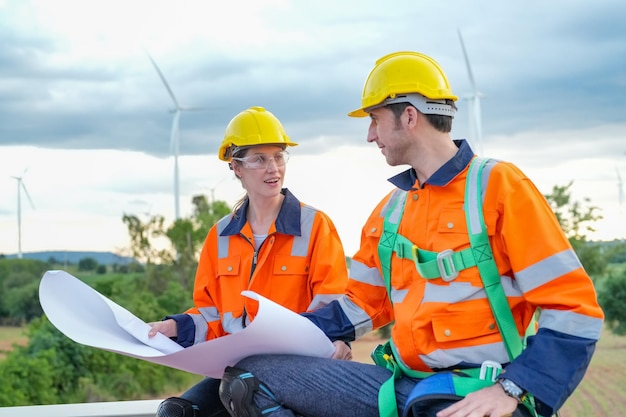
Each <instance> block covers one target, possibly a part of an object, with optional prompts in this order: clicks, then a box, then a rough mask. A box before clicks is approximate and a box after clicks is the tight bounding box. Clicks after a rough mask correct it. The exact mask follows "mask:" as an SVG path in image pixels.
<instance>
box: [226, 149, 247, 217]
mask: <svg viewBox="0 0 626 417" xmlns="http://www.w3.org/2000/svg"><path fill="white" fill-rule="evenodd" d="M248 149H250V148H249V147H245V148H239V149H237V150H236V151H235V152H234V153H233V157H234V158H243V157H244V156H246V154H247V153H248ZM230 163H231V164H239V163H240V162H239V161H237V160H236V159H233V160H232V161H231V162H230ZM235 177H237V174H235ZM237 179H238V180H239V181H241V178H239V177H237ZM244 190H245V189H244ZM247 199H248V192H247V191H246V192H245V194H244V195H243V197H241V198H240V199H239V200H237V202H236V203H235V205H234V206H233V213H234V214H235V218H239V213H238V211H239V209H240V208H241V207H243V204H244V203H245V202H246V200H247Z"/></svg>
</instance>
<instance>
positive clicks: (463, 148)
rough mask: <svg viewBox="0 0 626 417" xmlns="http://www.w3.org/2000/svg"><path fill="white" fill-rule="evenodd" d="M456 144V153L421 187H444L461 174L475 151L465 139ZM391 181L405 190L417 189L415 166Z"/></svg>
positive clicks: (457, 141) (390, 179) (390, 180)
mask: <svg viewBox="0 0 626 417" xmlns="http://www.w3.org/2000/svg"><path fill="white" fill-rule="evenodd" d="M454 144H455V145H456V146H457V147H458V148H459V150H458V151H457V153H456V155H454V156H453V157H452V159H450V160H449V161H448V162H446V163H445V164H443V165H442V166H441V167H440V168H439V169H438V170H437V171H435V173H434V174H433V175H431V176H430V178H428V179H427V180H426V181H425V182H424V184H421V187H422V188H424V186H425V185H426V184H430V185H436V186H439V187H443V186H444V185H446V184H447V183H449V182H450V181H451V180H452V179H453V178H454V177H456V176H457V175H459V173H460V172H462V171H463V170H464V169H465V167H467V165H468V164H469V163H470V161H471V160H472V158H473V157H474V151H472V149H471V148H470V146H469V144H468V143H467V141H466V140H465V139H458V140H455V141H454ZM388 181H389V182H390V183H392V184H393V185H395V186H396V187H398V188H400V189H401V190H404V191H411V190H416V188H415V185H416V182H417V173H416V172H415V170H414V169H413V168H409V169H407V170H406V171H404V172H401V173H399V174H398V175H395V176H393V177H391V178H389V179H388Z"/></svg>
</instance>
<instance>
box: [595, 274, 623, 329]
mask: <svg viewBox="0 0 626 417" xmlns="http://www.w3.org/2000/svg"><path fill="white" fill-rule="evenodd" d="M598 302H599V303H600V305H601V306H602V310H604V315H605V323H606V325H607V327H608V328H609V329H610V330H611V332H613V333H615V334H617V335H622V336H624V335H626V269H624V268H622V271H621V273H620V274H609V276H608V277H607V278H606V279H603V280H602V282H601V283H600V285H599V289H598Z"/></svg>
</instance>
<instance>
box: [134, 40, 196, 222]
mask: <svg viewBox="0 0 626 417" xmlns="http://www.w3.org/2000/svg"><path fill="white" fill-rule="evenodd" d="M146 54H147V55H148V58H149V59H150V62H152V66H153V67H154V69H155V70H156V72H157V74H158V75H159V78H160V79H161V81H162V82H163V85H164V86H165V88H166V89H167V93H168V94H169V96H170V97H171V99H172V101H173V102H174V109H173V110H170V111H171V112H172V113H174V118H173V120H172V131H171V133H170V152H172V153H173V155H174V216H175V220H178V219H180V188H179V187H180V186H179V183H180V182H179V172H178V171H179V170H178V156H179V152H180V129H179V122H180V115H181V113H182V112H183V111H193V110H204V108H202V107H188V106H181V105H180V104H179V103H178V99H177V98H176V96H175V95H174V92H173V91H172V89H171V88H170V85H169V84H168V82H167V80H166V79H165V76H164V75H163V73H162V72H161V69H160V68H159V66H158V65H157V63H156V61H155V60H154V59H153V58H152V56H151V55H150V54H149V53H147V52H146Z"/></svg>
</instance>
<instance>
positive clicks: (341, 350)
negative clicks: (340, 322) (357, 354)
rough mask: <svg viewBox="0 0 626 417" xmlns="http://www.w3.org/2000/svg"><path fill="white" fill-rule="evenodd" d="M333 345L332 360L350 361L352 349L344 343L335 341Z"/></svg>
mask: <svg viewBox="0 0 626 417" xmlns="http://www.w3.org/2000/svg"><path fill="white" fill-rule="evenodd" d="M333 345H335V353H333V356H332V359H343V360H346V361H349V360H352V349H350V346H348V344H347V343H346V342H343V341H341V340H335V341H334V342H333Z"/></svg>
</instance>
